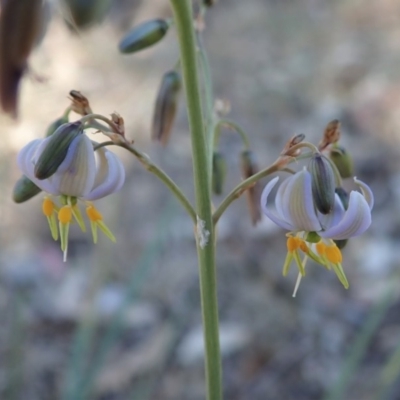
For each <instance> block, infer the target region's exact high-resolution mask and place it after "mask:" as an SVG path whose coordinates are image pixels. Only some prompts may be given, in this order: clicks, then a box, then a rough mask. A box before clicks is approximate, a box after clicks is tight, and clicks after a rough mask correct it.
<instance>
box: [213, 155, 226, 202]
mask: <svg viewBox="0 0 400 400" xmlns="http://www.w3.org/2000/svg"><path fill="white" fill-rule="evenodd" d="M225 177H226V161H225V157H224V156H223V155H222V154H221V153H218V152H214V154H213V168H212V190H213V193H214V194H217V195H220V194H222V192H223V187H224V183H225Z"/></svg>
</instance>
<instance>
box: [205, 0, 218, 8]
mask: <svg viewBox="0 0 400 400" xmlns="http://www.w3.org/2000/svg"><path fill="white" fill-rule="evenodd" d="M216 2H217V0H203V4H204V5H205V6H206V7H212V6H213V5H215V3H216Z"/></svg>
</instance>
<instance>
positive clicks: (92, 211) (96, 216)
mask: <svg viewBox="0 0 400 400" xmlns="http://www.w3.org/2000/svg"><path fill="white" fill-rule="evenodd" d="M86 214H87V216H88V218H89V219H90V220H91V221H93V222H98V221H102V220H103V216H102V215H101V213H100V212H99V211H98V210H97V209H96V208H94V207H93V206H89V207H88V208H87V209H86Z"/></svg>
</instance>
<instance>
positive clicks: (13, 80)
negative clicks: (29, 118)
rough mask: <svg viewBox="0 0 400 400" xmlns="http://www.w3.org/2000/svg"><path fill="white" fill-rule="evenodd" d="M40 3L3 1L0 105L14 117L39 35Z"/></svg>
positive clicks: (20, 0)
mask: <svg viewBox="0 0 400 400" xmlns="http://www.w3.org/2000/svg"><path fill="white" fill-rule="evenodd" d="M43 22H44V18H43V7H42V0H3V1H2V2H1V15H0V104H1V108H2V109H3V110H4V111H5V112H6V113H9V114H10V115H12V116H13V117H14V118H16V117H17V108H18V107H17V103H18V88H19V83H20V81H21V78H22V76H23V74H24V72H25V71H26V69H27V65H28V57H29V54H30V53H31V51H32V49H33V47H34V45H35V43H36V41H37V40H38V38H39V37H40V36H41V34H42V25H43Z"/></svg>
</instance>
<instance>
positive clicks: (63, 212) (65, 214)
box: [58, 206, 72, 224]
mask: <svg viewBox="0 0 400 400" xmlns="http://www.w3.org/2000/svg"><path fill="white" fill-rule="evenodd" d="M58 220H59V221H60V222H61V223H62V224H69V223H70V222H71V220H72V209H71V206H64V207H61V208H60V211H59V212H58Z"/></svg>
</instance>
